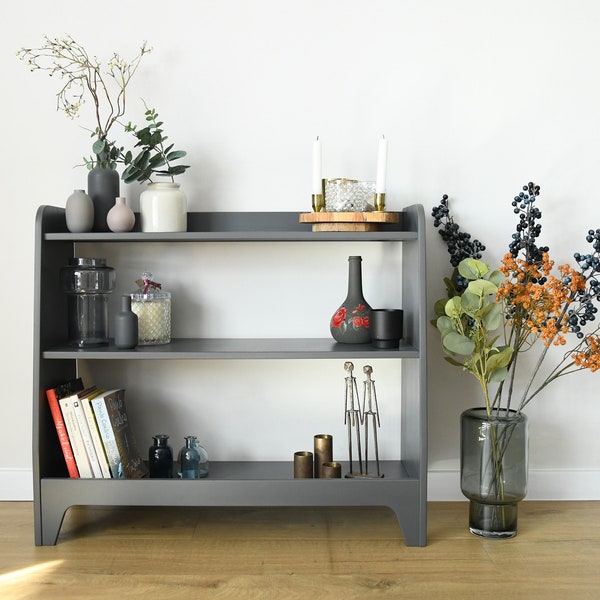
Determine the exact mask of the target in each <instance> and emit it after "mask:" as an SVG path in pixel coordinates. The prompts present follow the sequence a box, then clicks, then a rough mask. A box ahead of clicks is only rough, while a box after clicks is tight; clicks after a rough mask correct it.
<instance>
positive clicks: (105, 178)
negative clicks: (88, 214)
mask: <svg viewBox="0 0 600 600" xmlns="http://www.w3.org/2000/svg"><path fill="white" fill-rule="evenodd" d="M88 194H89V196H90V197H91V198H92V202H93V203H94V231H110V229H109V227H108V223H107V222H106V217H107V216H108V211H109V210H110V209H111V208H112V207H113V206H114V205H115V199H116V198H117V197H118V196H120V195H121V193H120V186H119V173H118V172H117V171H115V170H114V169H106V168H103V167H98V166H96V167H94V168H93V169H91V170H90V171H89V172H88Z"/></svg>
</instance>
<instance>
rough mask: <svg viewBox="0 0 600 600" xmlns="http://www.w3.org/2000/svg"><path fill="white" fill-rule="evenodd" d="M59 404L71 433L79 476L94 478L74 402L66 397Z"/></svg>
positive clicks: (70, 437)
mask: <svg viewBox="0 0 600 600" xmlns="http://www.w3.org/2000/svg"><path fill="white" fill-rule="evenodd" d="M59 404H60V409H61V411H62V415H63V419H64V421H65V425H66V427H67V432H68V434H69V440H70V441H71V448H73V456H74V457H75V462H76V463H77V469H78V471H79V476H80V477H83V478H92V477H93V476H94V475H93V473H92V468H91V467H90V463H89V461H88V457H87V452H86V451H85V446H84V444H83V438H82V437H81V432H80V431H79V424H78V423H77V417H76V416H75V411H74V410H73V406H72V403H71V401H70V399H69V398H64V399H62V400H59Z"/></svg>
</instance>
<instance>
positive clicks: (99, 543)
mask: <svg viewBox="0 0 600 600" xmlns="http://www.w3.org/2000/svg"><path fill="white" fill-rule="evenodd" d="M32 513H33V507H32V504H31V503H22V502H4V503H0V598H1V599H2V600H13V599H15V600H16V599H28V600H29V599H31V598H44V599H53V598H60V599H61V600H65V599H77V600H83V599H88V598H112V599H114V598H116V599H121V598H144V599H150V598H152V599H160V600H168V599H171V598H184V599H186V600H188V599H190V600H194V599H197V598H200V599H202V598H210V599H212V598H232V599H235V600H244V599H246V598H260V599H263V598H264V599H271V598H273V599H277V600H287V599H294V598H308V599H311V600H312V599H322V598H325V599H328V598H332V599H336V600H338V599H341V600H351V599H354V598H356V599H361V600H363V599H369V598H411V599H413V598H427V599H434V598H441V599H452V598H461V599H464V598H477V599H485V598H510V599H511V600H514V599H517V598H527V599H528V600H529V599H538V598H540V599H541V598H543V599H548V598H550V599H552V598H568V599H569V600H575V599H579V598H589V599H597V598H600V502H533V501H529V502H528V501H526V502H523V503H521V506H520V513H519V535H518V536H517V537H516V538H514V539H512V540H504V541H487V540H482V539H479V538H477V537H475V536H473V535H471V534H469V533H468V528H467V525H466V523H467V505H466V504H465V503H463V502H457V503H443V502H441V503H439V502H438V503H436V502H434V503H430V504H429V528H428V530H429V534H428V535H429V539H428V545H427V547H425V548H407V547H406V546H405V545H404V542H403V540H402V532H401V530H400V528H399V526H398V523H397V521H396V519H395V516H394V514H393V513H392V512H391V511H388V510H387V509H383V508H381V509H380V508H350V509H347V508H323V509H309V508H300V509H293V508H277V509H254V508H253V509H213V508H210V509H206V508H197V509H181V508H177V509H164V508H163V509H156V508H136V509H134V508H122V509H121V508H119V509H106V508H81V507H77V508H72V509H70V510H69V512H68V513H67V516H66V518H65V522H64V524H63V528H62V530H61V534H60V537H59V540H58V544H57V545H56V546H51V547H35V546H34V544H33V514H32Z"/></svg>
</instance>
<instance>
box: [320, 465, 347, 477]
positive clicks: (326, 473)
mask: <svg viewBox="0 0 600 600" xmlns="http://www.w3.org/2000/svg"><path fill="white" fill-rule="evenodd" d="M321 473H322V475H321V477H322V478H323V479H341V477H342V464H341V463H339V462H324V463H323V464H322V465H321Z"/></svg>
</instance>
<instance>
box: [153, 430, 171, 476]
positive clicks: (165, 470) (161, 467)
mask: <svg viewBox="0 0 600 600" xmlns="http://www.w3.org/2000/svg"><path fill="white" fill-rule="evenodd" d="M152 438H153V439H154V444H153V445H152V446H150V449H149V450H148V468H149V470H150V477H152V478H155V479H172V477H173V448H171V446H169V436H168V435H164V434H159V435H155V436H152Z"/></svg>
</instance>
